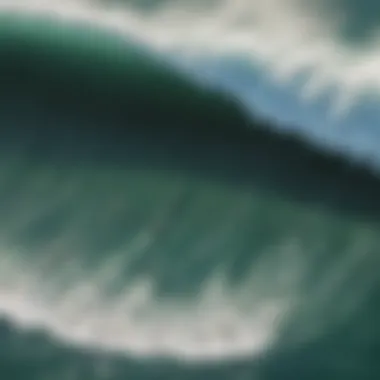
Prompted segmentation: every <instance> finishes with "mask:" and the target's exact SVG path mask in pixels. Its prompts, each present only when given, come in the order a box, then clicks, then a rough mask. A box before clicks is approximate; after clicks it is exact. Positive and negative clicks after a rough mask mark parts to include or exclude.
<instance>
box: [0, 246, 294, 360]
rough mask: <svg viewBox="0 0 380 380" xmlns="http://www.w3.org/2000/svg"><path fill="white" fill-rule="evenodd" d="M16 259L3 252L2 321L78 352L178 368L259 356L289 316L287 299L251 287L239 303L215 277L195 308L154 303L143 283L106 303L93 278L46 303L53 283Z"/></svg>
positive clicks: (187, 303)
mask: <svg viewBox="0 0 380 380" xmlns="http://www.w3.org/2000/svg"><path fill="white" fill-rule="evenodd" d="M17 257H19V255H18V253H15V252H11V251H10V250H8V251H6V250H4V249H3V250H2V252H1V262H0V264H1V273H0V275H1V276H0V316H6V317H9V318H10V319H11V320H12V321H13V323H16V324H17V326H19V327H21V328H26V329H30V328H36V327H37V328H38V327H41V328H42V329H43V330H45V331H47V332H49V333H50V334H51V335H52V336H55V337H56V338H59V339H60V340H63V341H65V342H67V343H69V344H70V345H76V346H79V347H84V348H85V347H92V348H99V349H101V350H107V351H111V352H119V353H125V354H128V355H138V356H143V357H147V358H149V357H171V358H176V359H179V360H182V361H215V360H216V361H219V360H223V359H229V360H233V359H235V358H236V359H241V358H244V357H246V356H249V357H251V356H254V355H258V354H263V353H265V352H266V350H268V349H269V348H270V347H271V345H272V344H274V343H275V340H276V335H277V332H278V330H279V329H280V327H281V323H280V322H281V318H280V317H283V318H284V317H286V316H287V315H288V314H287V310H288V307H289V299H287V298H286V297H282V298H278V297H277V298H275V297H268V296H267V295H266V296H265V297H264V298H260V292H261V291H262V288H260V287H259V286H258V285H259V284H256V289H255V290H253V291H252V290H251V291H250V293H249V295H250V297H249V300H248V299H246V300H245V303H242V300H241V299H240V300H239V297H238V296H237V295H236V294H235V295H233V294H231V292H229V291H228V287H226V286H225V285H224V282H223V278H222V277H220V276H216V277H214V278H213V279H210V282H209V284H208V285H207V286H205V288H204V291H203V292H202V294H203V295H202V294H200V296H199V297H198V298H197V299H193V300H190V299H187V300H186V299H184V298H182V299H181V298H180V297H177V298H175V299H174V298H173V299H170V300H169V299H157V298H156V297H155V294H154V283H153V280H152V279H149V278H145V279H143V278H141V279H140V280H138V281H137V282H135V283H134V284H133V285H130V286H126V288H125V290H124V291H123V292H120V293H119V294H118V295H117V296H116V297H113V298H112V299H111V297H110V296H108V297H107V296H105V294H104V292H103V290H104V289H102V284H101V281H98V280H97V276H92V277H91V278H87V279H86V278H83V279H82V281H81V282H76V281H73V284H72V286H71V288H70V290H69V291H68V292H66V293H62V292H61V294H60V293H59V292H58V293H55V294H54V297H51V294H50V296H49V291H50V290H51V288H54V281H50V283H47V282H46V278H45V279H43V277H42V273H38V271H36V269H34V270H33V271H34V272H35V273H32V272H33V271H32V270H31V269H30V267H28V266H27V264H26V263H23V262H22V261H20V260H19V259H17ZM5 274H8V275H5ZM261 285H263V284H261ZM282 290H283V289H282ZM282 290H281V291H282ZM247 301H248V302H247ZM243 304H245V306H244V311H243V309H242V308H241V305H243Z"/></svg>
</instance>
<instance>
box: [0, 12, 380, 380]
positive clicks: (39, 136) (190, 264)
mask: <svg viewBox="0 0 380 380" xmlns="http://www.w3.org/2000/svg"><path fill="white" fill-rule="evenodd" d="M0 25H1V26H0V42H1V45H0V46H1V47H0V72H1V87H0V99H1V101H0V118H1V119H0V123H1V131H0V133H1V140H0V144H1V149H0V156H1V160H0V183H1V185H0V207H1V208H0V209H1V214H0V237H1V251H0V252H1V253H0V255H1V257H0V265H1V266H0V316H1V317H2V320H1V323H0V337H1V339H0V375H1V376H2V378H4V379H19V380H23V379H68V380H69V379H70V380H71V379H126V378H128V379H129V378H131V379H177V378H181V379H205V378H210V379H211V378H212V379H239V380H243V379H244V380H245V379H260V380H261V379H267V380H272V379H273V380H275V379H293V378H299V379H377V378H378V377H379V374H380V366H379V360H378V358H379V355H380V329H379V324H378V321H379V318H380V304H379V296H380V293H379V290H380V287H379V280H378V278H379V277H378V273H377V272H378V264H379V248H378V247H379V236H378V226H379V222H380V198H379V194H380V180H379V178H378V175H377V174H376V172H375V171H374V170H372V171H371V170H369V169H368V168H366V166H365V165H364V164H363V165H359V164H357V163H356V164H354V163H353V162H352V161H351V160H350V159H348V158H347V157H346V158H345V157H342V156H338V155H333V154H332V153H331V151H330V152H327V150H326V151H321V150H317V149H316V148H313V147H312V146H309V145H307V144H306V143H305V142H303V141H302V140H301V139H299V138H297V137H296V136H292V135H285V134H279V133H275V132H273V128H271V125H270V121H269V120H268V121H267V122H265V121H263V120H253V119H252V118H248V116H246V114H245V113H244V112H243V111H242V107H241V106H240V104H239V102H238V101H237V100H236V99H234V98H232V97H231V96H227V95H223V94H220V93H216V92H212V91H211V90H207V89H204V88H200V87H199V86H196V85H195V84H193V83H191V82H190V80H187V79H185V78H183V77H181V76H180V75H179V74H176V71H175V70H174V69H173V68H172V67H170V66H168V65H167V64H164V63H163V62H162V61H160V60H159V58H153V57H151V55H150V54H149V53H147V52H145V51H144V50H143V49H142V48H141V47H138V46H137V45H135V44H133V43H132V42H131V43H129V44H128V45H127V47H126V43H125V41H122V40H121V39H120V38H118V37H116V36H106V35H104V34H103V33H101V32H100V31H98V30H97V29H96V28H95V27H94V28H89V27H86V28H84V27H83V28H82V29H81V28H80V27H74V26H66V27H65V28H63V27H57V25H56V23H55V22H54V21H51V22H46V21H45V22H42V21H41V20H40V19H37V21H30V19H28V20H26V19H25V20H24V21H22V20H21V21H20V18H19V19H18V20H17V22H16V21H15V19H14V18H12V17H7V16H2V18H1V24H0ZM214 280H215V281H214ZM86 329H87V330H86Z"/></svg>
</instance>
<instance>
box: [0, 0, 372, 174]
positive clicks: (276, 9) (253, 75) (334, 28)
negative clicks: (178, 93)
mask: <svg viewBox="0 0 380 380" xmlns="http://www.w3.org/2000/svg"><path fill="white" fill-rule="evenodd" d="M368 3H369V5H368V6H366V7H363V9H364V8H365V9H372V8H371V6H372V7H376V4H375V5H371V4H372V3H371V2H370V0H368ZM136 4H140V2H137V3H136V2H135V1H126V2H123V1H115V2H111V3H109V2H103V1H97V2H91V1H65V2H64V3H62V2H59V1H50V2H42V1H37V0H27V1H23V2H14V1H12V2H10V1H5V0H3V1H2V2H1V6H2V13H14V12H16V13H18V14H19V13H23V14H28V15H29V16H30V15H31V14H35V15H36V14H37V15H38V14H39V15H45V17H47V18H51V19H53V20H58V19H59V20H61V21H62V22H69V23H72V22H80V23H82V24H88V25H96V26H97V27H101V28H103V29H108V30H111V31H113V32H114V33H117V34H118V35H119V36H125V37H126V38H127V39H134V40H135V41H136V43H138V44H143V45H145V46H146V47H147V48H149V49H150V50H152V49H153V50H154V51H156V52H157V53H160V54H161V55H162V57H163V59H164V60H166V61H167V60H171V61H172V62H173V63H174V64H175V65H176V66H177V67H180V68H182V69H183V70H184V72H185V73H187V74H188V75H190V76H191V77H192V78H196V79H198V81H199V82H201V83H203V85H205V84H206V83H207V85H208V86H211V87H216V88H218V89H223V90H227V91H228V92H229V93H230V94H233V95H234V96H236V98H237V99H239V101H240V102H241V103H242V104H243V105H244V106H245V108H246V109H247V110H248V112H250V113H254V114H255V115H257V114H261V115H262V116H264V117H269V118H270V119H271V120H274V121H275V124H276V127H277V128H281V129H282V130H284V129H285V130H289V129H291V130H292V131H294V130H295V131H297V132H298V133H300V134H301V135H302V136H303V137H304V138H306V139H309V140H312V141H313V142H314V143H317V144H319V145H324V146H329V147H330V149H334V150H338V151H343V152H344V153H346V154H349V155H350V156H351V157H354V158H356V159H361V160H364V161H371V162H372V163H373V162H374V164H375V165H377V166H378V161H379V158H378V154H377V145H378V143H379V142H378V137H377V136H378V133H377V132H376V129H374V127H373V126H374V125H375V124H377V123H378V121H379V115H378V111H377V108H378V107H377V103H378V95H377V94H378V88H379V83H378V75H377V69H376V68H377V66H378V64H377V61H378V56H379V54H378V49H377V46H378V43H377V38H376V30H377V29H376V28H373V30H372V33H371V34H370V36H371V38H369V39H368V41H367V42H366V43H361V44H360V45H358V44H356V45H355V44H349V43H344V40H343V39H342V37H341V34H342V33H341V32H340V31H341V30H344V29H345V28H347V25H349V24H350V23H348V22H347V20H350V17H349V16H350V15H351V14H353V13H355V14H356V18H358V19H360V14H361V13H363V12H364V11H363V12H361V13H360V12H359V13H358V12H354V11H355V8H354V5H351V3H350V2H347V3H344V6H342V5H340V6H338V5H339V4H341V2H340V3H339V1H336V2H333V3H332V4H331V2H328V3H326V2H324V1H319V2H314V1H307V0H287V1H279V0H271V1H267V2H265V4H262V2H260V1H246V0H239V1H227V0H226V1H218V2H212V1H211V2H210V5H209V6H206V5H205V4H204V3H199V2H198V3H191V4H190V3H188V2H178V3H175V4H173V2H171V1H169V2H168V1H159V2H144V3H143V4H145V5H146V6H145V11H144V9H143V10H142V9H141V8H144V7H143V6H141V4H140V7H137V6H136ZM148 5H150V7H148ZM153 5H154V6H153ZM146 8H148V10H149V9H150V11H147V10H146ZM350 8H353V10H351V11H349V12H345V11H347V10H349V9H350ZM375 10H376V8H375ZM375 10H374V14H375V13H376V12H375ZM364 13H365V12H364ZM364 16H365V14H364ZM363 23H364V24H368V23H367V22H366V20H363ZM351 24H352V23H351ZM364 29H365V28H364ZM368 33H369V32H367V34H368ZM242 73H244V75H243V74H242ZM308 99H309V100H308ZM310 100H312V101H310ZM337 116H338V117H337Z"/></svg>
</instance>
